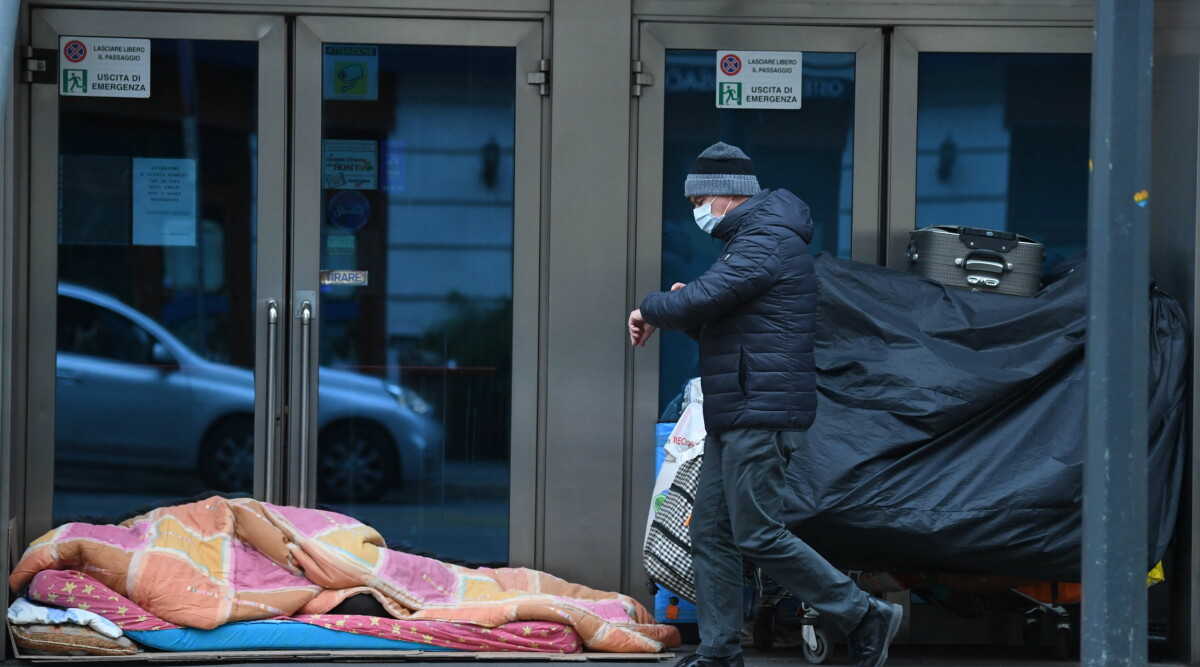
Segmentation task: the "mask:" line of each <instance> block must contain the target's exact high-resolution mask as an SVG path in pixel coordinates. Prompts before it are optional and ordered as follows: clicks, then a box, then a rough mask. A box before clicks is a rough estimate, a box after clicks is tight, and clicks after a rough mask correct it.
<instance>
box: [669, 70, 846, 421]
mask: <svg viewBox="0 0 1200 667" xmlns="http://www.w3.org/2000/svg"><path fill="white" fill-rule="evenodd" d="M854 63H855V56H854V54H853V53H807V52H806V53H804V57H803V68H804V81H803V102H802V105H803V106H802V108H801V109H798V110H765V109H717V108H716V101H715V92H714V91H715V88H716V51H701V50H669V51H667V62H666V75H665V77H664V79H665V82H664V86H665V88H666V93H665V95H666V98H665V109H664V117H663V216H662V227H663V230H662V235H663V236H662V282H661V289H664V290H665V289H669V288H670V286H671V285H672V284H673V283H676V282H685V283H686V282H688V281H690V280H691V279H693V278H695V277H696V276H698V275H700V274H701V273H703V272H704V271H705V270H707V269H708V267H709V266H710V265H711V264H712V263H713V261H714V260H715V259H716V256H717V253H718V252H719V251H720V250H721V242H720V241H718V240H715V239H713V238H712V237H710V236H708V235H707V234H704V233H703V232H701V231H700V230H699V229H698V228H697V227H696V223H695V221H694V219H693V217H692V207H691V205H690V204H689V203H688V201H687V200H686V199H685V198H684V196H683V179H684V177H685V176H686V175H687V172H688V169H690V168H691V166H692V162H693V161H695V159H696V156H697V155H699V154H700V152H701V151H703V150H704V149H705V148H707V147H708V146H710V145H712V144H713V143H716V142H717V141H724V142H726V143H730V144H734V145H736V146H738V147H739V148H741V149H742V150H743V151H745V152H746V154H747V155H749V156H750V159H751V160H753V162H754V168H755V171H757V172H758V181H759V183H760V184H761V185H762V186H763V187H765V188H787V189H788V190H791V191H792V192H795V193H796V195H797V196H799V197H800V198H801V199H803V200H804V201H805V202H806V203H807V204H808V205H809V207H810V208H811V211H812V217H813V227H814V233H813V241H812V251H813V253H814V254H815V253H818V252H830V253H833V254H836V255H837V256H838V257H847V258H848V257H850V243H851V234H850V224H851V204H852V202H853V194H854V193H853V189H852V185H853V180H854V179H853V172H854V99H855V87H854V82H855V77H854ZM661 335H662V343H661V356H660V362H659V410H660V411H661V410H663V409H665V408H666V406H667V404H669V403H670V402H671V400H672V399H673V398H674V397H675V395H676V394H678V393H679V391H680V389H681V388H682V386H683V383H684V382H685V381H687V380H688V379H689V378H692V377H696V376H697V375H699V366H698V357H697V346H696V343H695V342H694V341H692V339H690V338H688V337H687V336H686V335H685V334H683V333H681V332H677V331H664V332H661Z"/></svg>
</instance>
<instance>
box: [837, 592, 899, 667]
mask: <svg viewBox="0 0 1200 667" xmlns="http://www.w3.org/2000/svg"><path fill="white" fill-rule="evenodd" d="M903 618H904V607H901V606H900V605H898V604H892V603H890V602H884V601H883V600H880V599H879V598H875V597H872V598H871V599H870V602H869V603H868V605H867V613H866V615H865V616H863V620H862V621H861V622H860V623H859V624H858V627H857V628H854V632H851V633H850V634H848V635H846V648H847V649H849V651H850V657H851V658H853V659H854V664H855V665H857V666H858V667H881V666H882V665H883V663H884V662H886V661H887V657H888V646H889V645H890V644H891V643H892V640H893V639H895V637H896V632H898V631H899V630H900V621H901V619H903Z"/></svg>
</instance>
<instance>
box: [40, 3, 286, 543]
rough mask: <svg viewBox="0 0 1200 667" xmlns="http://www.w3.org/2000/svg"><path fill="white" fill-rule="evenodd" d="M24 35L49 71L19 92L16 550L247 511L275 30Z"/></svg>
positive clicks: (257, 23) (279, 225)
mask: <svg viewBox="0 0 1200 667" xmlns="http://www.w3.org/2000/svg"><path fill="white" fill-rule="evenodd" d="M32 17H33V39H34V43H35V46H36V47H38V48H43V49H47V50H50V51H52V52H54V53H56V54H57V58H58V64H59V66H58V71H57V72H56V73H57V75H58V76H57V77H56V78H57V83H45V84H37V85H34V86H33V91H32V104H33V114H32V118H33V121H32V128H31V130H32V133H33V145H34V146H36V147H37V150H35V151H34V152H33V155H32V160H31V162H32V163H31V169H32V183H33V184H34V185H33V198H32V224H31V226H30V227H31V232H30V234H31V254H32V261H31V267H32V268H31V274H32V275H31V288H30V304H31V307H30V311H31V317H30V322H29V324H30V331H31V332H33V335H31V336H30V350H29V352H30V355H29V358H30V380H29V390H30V406H31V407H30V411H31V414H30V420H29V423H30V434H29V442H30V443H34V444H33V445H31V446H30V447H29V451H28V463H27V465H28V474H27V479H28V480H33V481H32V482H31V483H30V488H28V489H27V498H28V501H27V507H28V519H27V523H28V525H29V526H30V530H32V531H37V530H44V529H46V528H48V527H50V526H51V525H57V524H59V523H62V522H65V521H70V520H90V521H97V522H113V521H118V520H120V519H122V518H125V517H127V516H129V515H130V514H131V513H133V512H136V511H138V510H140V509H144V508H147V507H151V506H154V505H158V504H162V503H166V502H174V501H180V500H182V499H185V498H187V497H189V496H194V495H200V494H204V493H206V492H209V491H213V490H215V491H221V492H228V493H242V494H249V493H258V494H259V495H260V496H261V495H263V494H264V493H265V488H266V484H267V481H268V479H269V473H268V467H267V465H266V463H267V460H268V456H267V453H268V452H267V449H268V448H269V447H270V446H271V444H272V443H273V442H274V431H275V427H276V416H277V415H278V412H279V405H278V403H275V404H269V402H268V400H269V396H270V395H271V391H270V390H271V387H272V386H273V384H274V381H275V380H276V379H277V375H276V374H275V373H274V372H273V371H272V369H273V368H274V366H273V365H272V364H271V363H270V359H271V358H272V357H271V354H270V353H271V352H273V351H274V345H273V343H272V334H273V331H274V327H273V326H272V325H271V324H270V323H269V321H268V320H269V317H270V312H271V308H272V306H271V304H272V303H275V304H276V305H278V299H280V295H282V294H283V292H282V289H281V288H282V276H283V271H282V268H283V264H282V260H281V256H280V253H279V252H278V249H279V248H281V247H282V245H283V211H284V203H285V202H284V196H283V195H284V191H283V186H284V180H283V178H282V177H281V175H282V174H283V173H285V171H284V169H285V161H284V148H285V145H286V144H285V134H284V133H285V127H284V126H283V125H282V124H281V123H279V122H278V119H279V118H281V117H283V115H284V112H285V110H284V107H283V94H284V90H285V81H284V73H285V71H286V69H285V66H284V65H285V61H284V58H285V52H284V46H285V43H286V39H285V35H284V22H283V20H282V19H281V18H278V17H261V16H213V15H199V14H197V15H186V14H153V13H129V12H102V11H74V10H70V11H69V10H35V11H34V12H33V15H32ZM51 63H53V61H51ZM51 67H53V64H52V65H51ZM43 332H44V333H43ZM45 334H49V335H45ZM38 443H53V446H52V447H51V446H42V445H40V444H38ZM51 480H52V484H53V492H52V493H51V492H50V490H49V489H45V488H44V487H42V485H44V484H49V483H51Z"/></svg>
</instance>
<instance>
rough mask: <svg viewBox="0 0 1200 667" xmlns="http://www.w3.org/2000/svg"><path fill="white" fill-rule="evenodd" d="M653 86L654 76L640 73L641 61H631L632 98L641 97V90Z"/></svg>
mask: <svg viewBox="0 0 1200 667" xmlns="http://www.w3.org/2000/svg"><path fill="white" fill-rule="evenodd" d="M653 85H654V75H653V74H647V73H646V72H643V71H642V61H640V60H635V61H633V96H634V97H641V96H642V88H644V87H646V86H653Z"/></svg>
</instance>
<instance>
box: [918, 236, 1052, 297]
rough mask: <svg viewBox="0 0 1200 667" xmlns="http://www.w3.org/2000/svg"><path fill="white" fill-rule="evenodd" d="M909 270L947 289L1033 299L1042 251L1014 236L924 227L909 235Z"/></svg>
mask: <svg viewBox="0 0 1200 667" xmlns="http://www.w3.org/2000/svg"><path fill="white" fill-rule="evenodd" d="M905 257H906V258H907V259H908V270H909V271H914V272H916V273H918V274H920V275H922V276H925V277H926V278H929V279H931V280H936V281H938V282H939V283H942V284H943V285H948V286H950V287H961V288H963V289H969V290H975V291H978V292H999V293H1001V294H1015V295H1017V296H1033V295H1034V294H1037V292H1038V290H1040V289H1041V288H1042V261H1043V260H1044V259H1045V258H1046V247H1045V246H1044V245H1042V244H1041V243H1038V242H1037V241H1034V240H1033V239H1030V238H1028V237H1025V236H1021V235H1019V234H1015V233H1013V232H1000V231H994V230H990V229H975V228H973V227H926V228H924V229H918V230H917V231H915V232H910V233H909V242H908V253H907V254H906V255H905Z"/></svg>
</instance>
